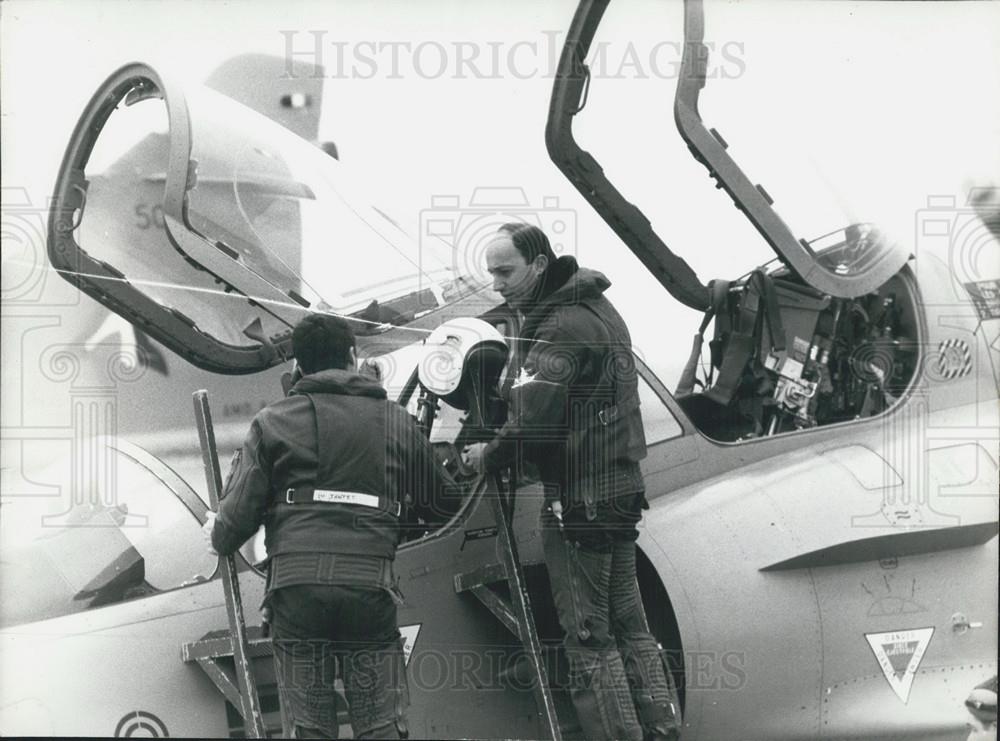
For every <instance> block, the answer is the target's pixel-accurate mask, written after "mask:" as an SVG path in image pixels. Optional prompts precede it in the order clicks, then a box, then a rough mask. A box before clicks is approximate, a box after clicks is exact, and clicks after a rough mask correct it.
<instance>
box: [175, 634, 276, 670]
mask: <svg viewBox="0 0 1000 741" xmlns="http://www.w3.org/2000/svg"><path fill="white" fill-rule="evenodd" d="M271 654H272V651H271V639H270V638H265V637H264V636H263V635H261V629H260V626H247V657H248V658H253V659H256V658H260V657H262V656H270V655H271ZM232 655H233V644H232V634H231V633H230V632H229V631H228V630H213V631H211V632H209V633H206V634H205V635H203V636H202V637H201V638H199V639H198V640H197V641H192V642H190V643H185V644H183V645H182V646H181V659H182V660H183V661H184V662H185V663H191V662H192V661H197V660H198V659H217V658H222V657H227V656H228V657H231V656H232Z"/></svg>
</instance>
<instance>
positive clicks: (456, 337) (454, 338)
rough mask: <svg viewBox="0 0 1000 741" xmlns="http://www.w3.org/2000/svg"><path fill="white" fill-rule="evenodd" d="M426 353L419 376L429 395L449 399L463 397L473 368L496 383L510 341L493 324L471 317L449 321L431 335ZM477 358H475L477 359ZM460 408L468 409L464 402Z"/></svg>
mask: <svg viewBox="0 0 1000 741" xmlns="http://www.w3.org/2000/svg"><path fill="white" fill-rule="evenodd" d="M424 346H425V348H426V352H425V354H424V357H423V359H422V360H421V361H420V366H419V368H418V370H417V375H418V377H419V378H420V383H422V384H423V386H424V388H426V389H427V390H428V391H430V392H432V393H434V394H437V395H438V396H440V397H443V398H446V400H448V401H449V403H452V400H451V399H448V398H447V397H449V395H452V394H454V395H455V396H456V397H460V396H463V394H461V393H456V392H460V391H461V389H460V386H461V385H462V382H463V380H467V379H468V378H469V375H470V372H469V369H470V367H475V366H478V369H477V370H479V371H480V372H482V373H483V374H484V376H487V377H492V381H493V382H494V383H495V382H496V379H497V378H499V375H500V371H501V370H503V365H504V363H505V362H506V361H507V341H506V340H504V338H503V335H502V334H500V332H498V331H497V328H496V327H494V326H493V325H492V324H490V323H489V322H484V321H483V320H482V319H474V318H471V317H468V318H467V317H460V318H458V319H449V320H448V321H446V322H444V323H443V324H441V325H440V326H439V327H438V328H437V329H435V330H434V331H433V332H431V333H430V335H429V336H428V337H427V340H426V341H425V342H424ZM474 356H475V357H474ZM455 401H456V402H458V403H456V404H455V405H456V406H459V407H460V408H464V406H465V405H464V404H463V403H462V400H461V399H455Z"/></svg>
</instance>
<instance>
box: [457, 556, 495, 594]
mask: <svg viewBox="0 0 1000 741" xmlns="http://www.w3.org/2000/svg"><path fill="white" fill-rule="evenodd" d="M506 580H507V568H506V567H505V566H504V565H503V564H502V563H489V564H486V565H485V566H480V567H479V568H478V569H473V570H472V571H467V572H465V573H464V574H455V593H456V594H461V593H462V592H467V591H469V590H471V589H475V588H476V587H483V586H486V585H487V584H496V583H497V582H500V581H506Z"/></svg>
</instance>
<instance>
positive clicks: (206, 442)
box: [193, 389, 267, 738]
mask: <svg viewBox="0 0 1000 741" xmlns="http://www.w3.org/2000/svg"><path fill="white" fill-rule="evenodd" d="M193 398H194V414H195V419H196V420H197V424H198V439H199V441H200V443H201V455H202V461H203V462H204V465H205V479H206V481H207V483H208V498H209V503H210V505H211V508H212V509H213V510H214V511H216V512H218V510H219V497H220V495H221V494H222V470H221V469H220V467H219V455H218V449H217V448H216V443H215V430H214V428H213V426H212V411H211V409H210V408H209V405H208V392H207V391H205V390H204V389H201V390H199V391H195V392H194V394H193ZM219 572H220V574H221V576H222V586H223V591H224V592H225V596H226V613H227V615H228V617H229V630H230V636H231V638H230V640H231V642H232V647H233V661H234V663H235V666H236V680H237V685H238V688H239V700H240V704H239V705H238V707H239V709H240V714H241V715H242V716H243V722H244V726H245V731H246V734H247V738H267V731H266V730H265V728H264V714H263V713H262V712H261V708H260V696H259V695H258V693H257V682H256V680H255V678H254V675H253V670H252V668H251V666H250V659H249V656H248V655H247V654H248V648H247V636H246V622H245V620H244V618H243V598H242V596H241V595H240V582H239V579H238V577H237V573H236V559H235V558H234V557H233V556H232V555H229V556H220V557H219ZM202 668H203V669H204V668H205V666H202ZM226 694H227V696H228V694H229V693H226Z"/></svg>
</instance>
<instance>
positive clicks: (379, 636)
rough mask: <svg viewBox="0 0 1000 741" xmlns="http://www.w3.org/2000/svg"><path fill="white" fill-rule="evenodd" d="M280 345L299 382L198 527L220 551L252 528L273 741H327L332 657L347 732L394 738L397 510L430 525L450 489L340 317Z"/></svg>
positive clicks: (258, 421)
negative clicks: (263, 573)
mask: <svg viewBox="0 0 1000 741" xmlns="http://www.w3.org/2000/svg"><path fill="white" fill-rule="evenodd" d="M292 347H293V351H294V353H295V359H296V362H297V363H298V368H299V370H300V371H301V372H302V374H303V375H302V377H301V378H300V379H299V380H298V381H297V382H296V383H295V385H294V386H293V387H292V388H291V390H290V391H289V394H288V396H287V397H285V398H284V399H281V400H280V401H278V402H276V403H274V404H271V405H270V406H268V407H266V408H265V409H263V410H261V411H260V412H259V413H258V414H257V416H256V417H254V420H253V422H252V423H251V425H250V431H249V433H248V434H247V437H246V440H245V441H244V443H243V446H242V448H241V449H240V450H239V451H238V452H237V454H236V457H235V459H234V461H233V466H232V469H231V471H230V473H229V478H228V480H227V481H226V485H225V489H224V491H223V496H222V499H221V502H220V505H219V513H218V515H217V516H212V517H210V519H209V522H207V523H206V525H205V529H206V533H207V534H208V535H210V537H211V544H212V546H213V547H214V550H215V551H216V552H218V553H220V554H223V555H225V554H230V553H233V552H234V551H236V550H237V549H238V548H239V547H240V546H241V545H242V544H243V543H244V542H245V541H246V540H247V539H248V538H250V537H251V536H253V535H254V533H256V531H257V529H258V528H259V526H260V525H261V524H262V523H263V525H264V528H265V545H266V547H267V553H268V580H267V594H268V597H267V601H268V603H269V605H270V608H271V610H272V618H271V624H272V632H273V646H274V659H275V670H276V674H277V681H278V691H279V697H280V700H281V710H282V725H283V726H284V729H283V730H284V734H285V736H286V737H291V738H309V737H326V738H335V737H336V736H337V730H338V725H337V714H336V707H335V696H334V680H335V678H336V675H335V672H336V664H337V661H339V663H340V665H341V670H342V678H343V680H344V689H345V693H346V695H347V702H348V704H349V706H350V719H351V726H352V728H353V731H354V736H355V738H405V737H406V725H405V717H404V711H405V707H406V704H407V701H408V699H407V690H406V677H405V666H404V662H403V652H402V644H401V638H400V633H399V630H398V628H397V625H396V606H397V603H398V602H399V601H401V600H400V599H399V593H398V591H397V590H396V587H395V580H394V577H393V572H392V562H393V559H394V558H395V554H396V545H397V543H398V541H399V537H400V514H401V505H403V503H404V502H406V503H408V506H409V507H410V508H411V512H415V514H417V515H419V516H420V517H421V518H422V519H423V520H424V522H425V523H431V524H433V523H439V522H443V521H445V520H447V518H448V517H449V516H450V515H451V514H452V513H453V512H455V511H457V509H458V507H459V505H460V504H461V495H460V493H459V490H458V489H457V487H455V486H454V485H453V483H452V481H451V479H450V478H449V476H448V474H447V472H446V471H445V470H444V468H443V467H442V466H440V464H439V463H438V462H437V460H436V458H435V455H434V451H433V449H432V448H431V446H430V443H429V442H428V441H427V439H426V437H425V436H424V435H423V434H422V433H421V432H420V430H419V429H418V428H417V426H416V424H415V422H414V421H413V419H412V417H410V415H409V414H407V412H406V411H405V410H404V409H403V408H402V407H400V406H399V405H398V404H395V403H393V402H390V401H388V400H387V399H386V393H385V390H384V389H383V388H382V387H381V386H380V385H378V383H376V382H375V381H374V380H372V379H370V378H368V377H367V376H364V375H361V374H359V373H358V372H357V370H356V368H357V358H356V355H355V343H354V335H353V332H352V331H351V328H350V326H349V325H348V324H347V322H346V321H344V320H343V319H341V318H339V317H334V316H328V315H321V314H315V315H310V316H308V317H306V318H305V319H303V320H302V321H301V322H300V323H299V324H298V325H297V326H296V327H295V329H294V331H293V334H292ZM211 514H212V513H210V515H211ZM335 659H336V660H337V661H335Z"/></svg>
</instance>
